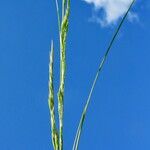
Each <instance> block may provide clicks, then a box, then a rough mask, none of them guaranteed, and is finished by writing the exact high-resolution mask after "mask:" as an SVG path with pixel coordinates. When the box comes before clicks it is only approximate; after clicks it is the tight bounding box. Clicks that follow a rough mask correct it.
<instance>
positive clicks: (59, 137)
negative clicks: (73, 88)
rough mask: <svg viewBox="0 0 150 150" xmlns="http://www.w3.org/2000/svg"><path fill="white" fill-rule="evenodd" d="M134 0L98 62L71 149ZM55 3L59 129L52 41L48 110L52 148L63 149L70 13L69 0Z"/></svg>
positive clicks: (75, 148)
mask: <svg viewBox="0 0 150 150" xmlns="http://www.w3.org/2000/svg"><path fill="white" fill-rule="evenodd" d="M134 2H135V0H133V1H132V3H131V4H130V6H129V8H128V10H127V12H126V13H125V15H124V17H123V18H122V20H121V22H120V24H119V25H118V27H117V29H116V31H115V33H114V35H113V37H112V40H111V41H110V43H109V45H108V48H107V50H106V52H105V54H104V56H103V58H102V60H101V62H100V65H99V68H98V70H97V72H96V76H95V79H94V81H93V84H92V86H91V90H90V92H89V95H88V99H87V101H86V104H85V106H84V109H83V112H82V115H81V118H80V122H79V125H78V128H77V132H76V136H75V139H74V144H73V148H72V150H78V147H79V141H80V136H81V133H82V129H83V125H84V121H85V117H86V114H87V109H88V107H89V104H90V101H91V96H92V93H93V90H94V88H95V85H96V82H97V80H98V77H99V75H100V73H101V70H102V69H103V66H104V63H105V61H106V60H107V56H108V54H109V52H110V50H111V48H112V45H113V43H114V41H115V39H116V37H117V35H118V33H119V31H120V29H121V27H122V25H123V23H124V21H125V19H126V17H127V15H128V13H129V11H130V9H131V8H132V5H133V4H134ZM55 3H56V12H57V18H58V28H59V45H60V83H59V90H58V93H57V99H58V117H59V130H58V129H57V127H56V118H55V109H54V108H55V103H54V85H53V77H54V74H53V70H54V69H53V61H54V44H53V41H52V42H51V52H50V64H49V98H48V104H49V110H50V118H51V119H50V120H51V138H52V143H53V149H54V150H63V116H64V92H65V77H66V40H67V33H68V24H69V15H70V0H62V1H61V4H62V8H61V11H60V8H59V3H58V1H57V0H55ZM60 16H61V17H60Z"/></svg>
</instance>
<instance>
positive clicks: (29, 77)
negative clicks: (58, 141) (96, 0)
mask: <svg viewBox="0 0 150 150" xmlns="http://www.w3.org/2000/svg"><path fill="white" fill-rule="evenodd" d="M93 10H94V8H93V6H92V5H89V4H86V3H85V2H84V1H82V0H76V1H75V0H72V2H71V16H70V24H69V25H70V26H69V34H68V43H67V76H66V88H65V90H66V91H65V119H64V149H65V150H70V149H71V147H72V144H73V139H74V136H75V132H76V128H77V125H78V121H79V118H80V115H81V112H82V109H83V106H84V104H85V102H86V98H87V96H88V92H89V90H90V87H91V84H92V81H93V79H94V76H95V73H96V70H97V67H98V66H99V62H100V60H101V58H102V56H103V54H104V52H105V49H106V48H107V45H108V43H109V41H110V39H111V37H112V34H113V32H114V29H115V28H116V23H118V22H115V24H113V25H112V24H111V25H108V26H105V27H102V26H101V25H100V24H98V23H97V22H94V21H92V22H91V21H89V20H90V18H91V17H92V14H93ZM132 11H135V12H136V14H137V15H138V18H139V19H138V20H134V21H126V22H125V24H124V25H123V28H122V29H121V32H120V33H119V36H118V38H117V40H116V42H115V44H114V45H113V48H112V51H111V52H110V55H109V57H108V60H107V62H106V64H105V67H104V69H103V71H102V74H101V77H100V78H99V80H98V82H97V85H96V88H95V91H94V93H93V96H92V101H91V103H90V107H89V109H88V114H87V118H86V121H85V126H84V130H83V134H82V136H81V142H80V147H79V149H81V150H86V149H87V150H91V149H92V150H149V149H150V142H149V139H150V137H149V136H150V90H149V89H150V51H149V50H150V46H149V42H150V29H149V27H150V1H143V2H142V1H138V0H137V3H136V5H135V6H134V8H133V9H132ZM55 12H56V11H55V3H54V1H53V0H45V1H42V0H22V1H20V0H13V1H12V0H1V1H0V149H1V150H52V144H51V138H50V122H49V120H50V117H49V109H48V102H47V99H48V64H49V48H50V41H51V39H53V40H54V45H55V91H57V89H58V82H59V80H58V79H59V49H58V48H59V47H58V42H59V39H58V28H57V19H56V13H55ZM101 12H102V11H101V10H100V11H99V14H100V13H101ZM100 15H101V14H100ZM55 100H56V99H55Z"/></svg>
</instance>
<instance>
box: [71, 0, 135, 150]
mask: <svg viewBox="0 0 150 150" xmlns="http://www.w3.org/2000/svg"><path fill="white" fill-rule="evenodd" d="M134 2H135V0H133V1H132V3H131V5H130V6H129V9H128V10H127V12H126V14H125V15H124V17H123V19H122V20H121V22H120V24H119V26H118V28H117V29H116V31H115V34H114V36H113V38H112V40H111V42H110V44H109V46H108V48H107V50H106V53H105V55H104V57H103V58H102V61H101V63H100V65H99V68H98V71H97V73H96V76H95V79H94V81H93V84H92V87H91V90H90V93H89V96H88V99H87V102H86V104H85V107H84V110H83V112H82V115H81V119H80V122H79V126H78V129H77V132H76V136H75V140H74V144H73V150H78V146H79V141H80V136H81V132H82V128H83V124H84V121H85V117H86V113H87V109H88V106H89V103H90V101H91V96H92V93H93V90H94V88H95V85H96V83H97V80H98V77H99V75H100V72H101V70H102V68H103V66H104V63H105V61H106V59H107V56H108V54H109V52H110V49H111V47H112V45H113V43H114V41H115V39H116V37H117V35H118V33H119V31H120V29H121V27H122V25H123V23H124V21H125V19H126V17H127V15H128V13H129V11H130V9H131V7H132V5H133V3H134Z"/></svg>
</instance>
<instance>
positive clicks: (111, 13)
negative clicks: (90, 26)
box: [83, 0, 138, 25]
mask: <svg viewBox="0 0 150 150" xmlns="http://www.w3.org/2000/svg"><path fill="white" fill-rule="evenodd" d="M83 1H85V2H87V3H89V4H93V5H94V8H95V10H96V11H98V10H103V11H104V16H103V18H99V17H97V16H96V15H93V17H92V21H94V20H95V21H96V22H99V23H100V24H101V25H108V24H112V23H115V22H116V21H117V20H118V19H119V18H120V17H122V16H123V15H124V14H125V13H126V11H127V9H128V7H129V5H130V4H131V2H132V0H83ZM137 17H138V16H137V15H136V14H133V13H130V19H133V18H134V19H135V18H137Z"/></svg>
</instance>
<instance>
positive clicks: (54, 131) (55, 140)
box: [48, 41, 59, 150]
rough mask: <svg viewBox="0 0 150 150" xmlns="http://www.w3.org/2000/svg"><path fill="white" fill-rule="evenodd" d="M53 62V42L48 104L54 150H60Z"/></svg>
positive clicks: (52, 46)
mask: <svg viewBox="0 0 150 150" xmlns="http://www.w3.org/2000/svg"><path fill="white" fill-rule="evenodd" d="M53 62H54V45H53V41H52V42H51V52H50V64H49V97H48V104H49V110H50V116H51V119H50V120H51V135H52V136H51V137H52V143H53V147H54V150H59V143H58V141H59V140H58V131H57V128H56V121H55V109H54V85H53V76H54V75H53Z"/></svg>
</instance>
